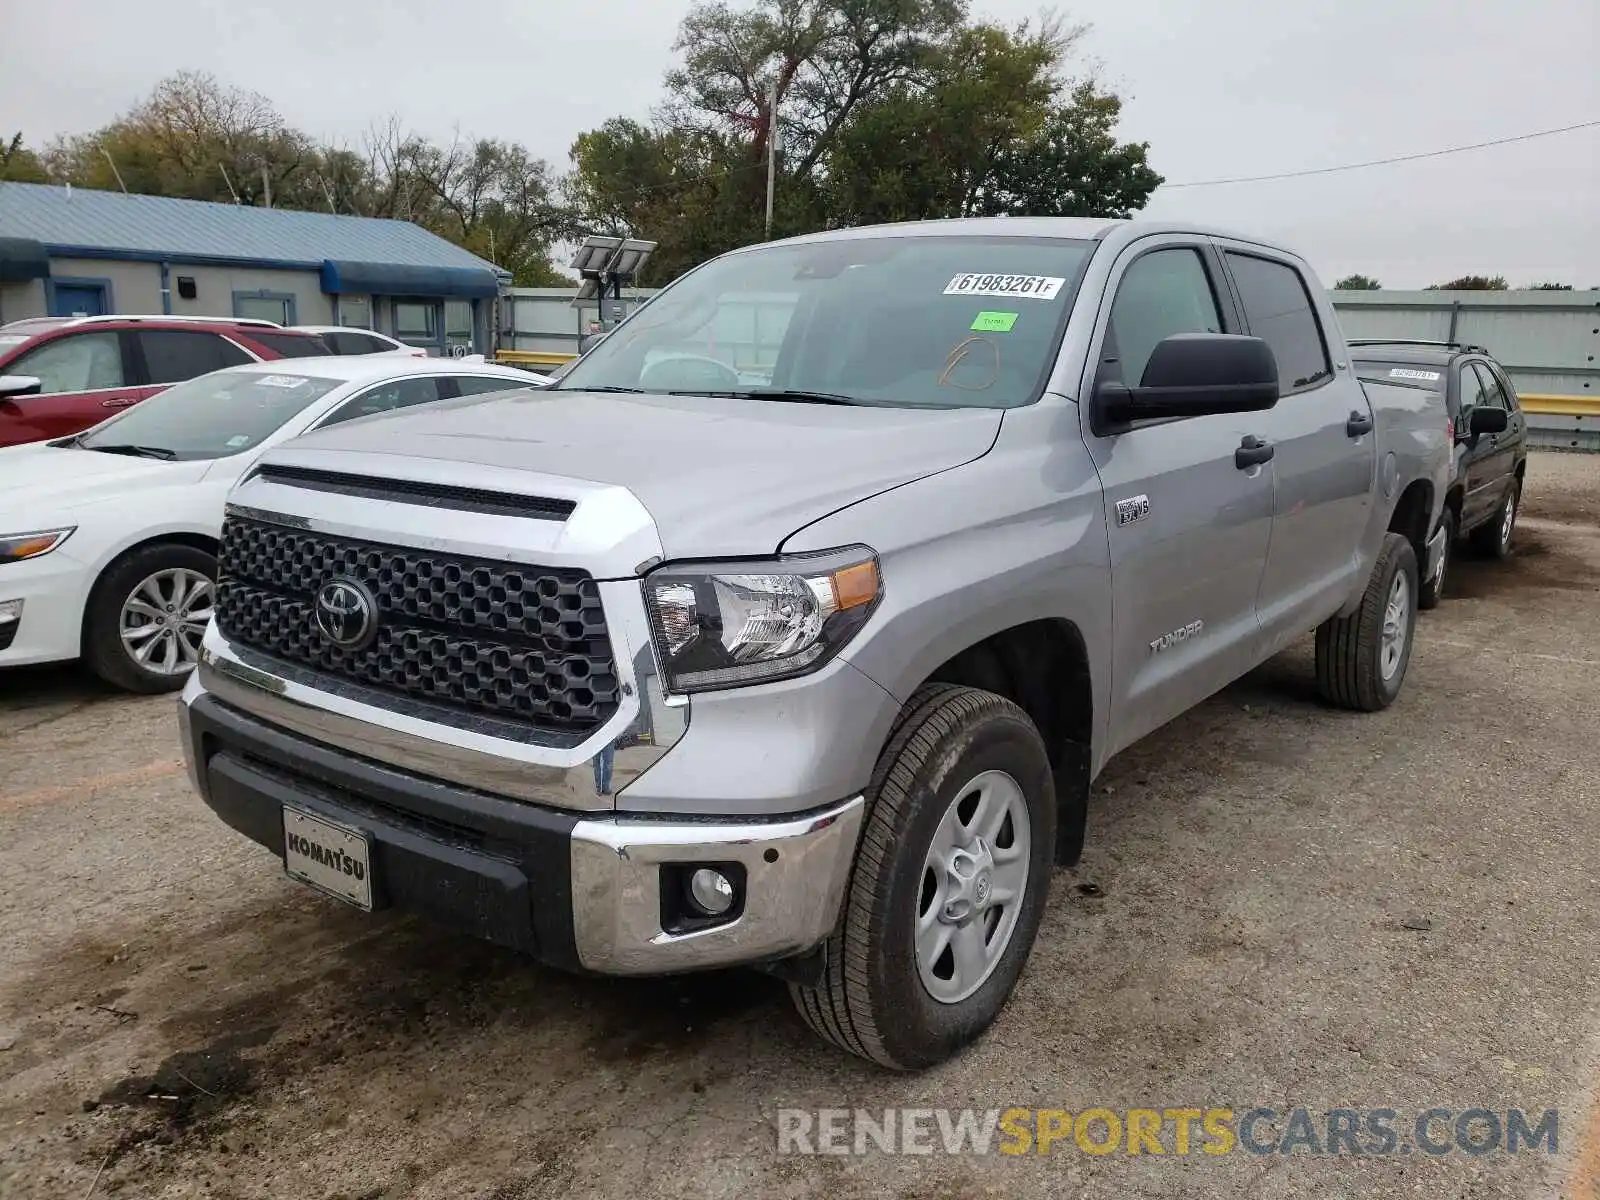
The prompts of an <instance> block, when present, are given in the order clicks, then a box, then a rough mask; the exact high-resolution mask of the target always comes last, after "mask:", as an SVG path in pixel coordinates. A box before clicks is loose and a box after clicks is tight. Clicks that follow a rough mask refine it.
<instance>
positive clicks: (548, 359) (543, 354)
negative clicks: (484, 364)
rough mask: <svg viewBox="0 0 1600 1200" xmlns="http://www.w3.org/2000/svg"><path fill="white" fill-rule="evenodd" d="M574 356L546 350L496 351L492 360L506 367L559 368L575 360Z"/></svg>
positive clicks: (575, 356)
mask: <svg viewBox="0 0 1600 1200" xmlns="http://www.w3.org/2000/svg"><path fill="white" fill-rule="evenodd" d="M577 357H578V356H577V355H576V354H557V353H555V352H553V351H547V350H496V351H495V352H494V360H495V362H497V363H504V364H505V365H506V366H508V367H559V366H561V365H562V364H563V363H569V362H571V361H572V360H573V359H575V358H577Z"/></svg>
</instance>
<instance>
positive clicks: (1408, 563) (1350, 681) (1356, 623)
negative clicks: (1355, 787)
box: [1317, 533, 1419, 712]
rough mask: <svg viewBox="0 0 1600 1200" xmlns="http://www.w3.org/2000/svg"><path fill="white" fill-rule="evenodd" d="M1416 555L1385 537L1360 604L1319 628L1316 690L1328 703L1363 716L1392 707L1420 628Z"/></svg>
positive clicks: (1394, 537)
mask: <svg viewBox="0 0 1600 1200" xmlns="http://www.w3.org/2000/svg"><path fill="white" fill-rule="evenodd" d="M1418 592H1419V588H1418V586H1417V555H1416V552H1415V551H1414V550H1412V548H1411V543H1410V542H1409V541H1407V540H1406V539H1405V538H1404V537H1402V536H1401V535H1400V534H1398V533H1391V534H1387V535H1386V536H1385V537H1384V539H1383V549H1382V550H1381V551H1380V552H1379V554H1378V561H1377V562H1376V563H1374V564H1373V567H1372V576H1371V578H1370V579H1368V581H1367V590H1366V593H1365V595H1363V596H1362V598H1361V605H1360V607H1358V608H1357V609H1356V611H1355V612H1353V613H1352V614H1350V616H1348V617H1331V618H1329V619H1328V620H1326V621H1324V622H1323V623H1322V624H1321V625H1320V626H1318V627H1317V687H1318V689H1319V690H1320V691H1321V692H1322V695H1323V696H1324V698H1326V699H1327V700H1328V701H1329V703H1332V704H1337V705H1339V706H1340V707H1341V708H1353V709H1358V710H1360V711H1361V712H1377V711H1378V710H1379V709H1382V708H1388V707H1389V705H1391V704H1393V703H1394V701H1395V697H1397V696H1398V695H1399V694H1400V685H1401V684H1402V683H1403V682H1404V681H1405V677H1406V667H1407V665H1408V664H1409V663H1410V662H1411V643H1412V640H1413V636H1414V635H1415V633H1416V628H1417V599H1418Z"/></svg>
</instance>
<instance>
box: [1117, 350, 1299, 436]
mask: <svg viewBox="0 0 1600 1200" xmlns="http://www.w3.org/2000/svg"><path fill="white" fill-rule="evenodd" d="M1277 403H1278V361H1277V359H1276V358H1275V357H1274V356H1273V353H1272V347H1271V346H1269V345H1267V343H1266V342H1264V341H1262V340H1261V339H1260V338H1257V337H1244V336H1242V335H1240V334H1234V333H1175V334H1173V335H1172V336H1171V337H1168V338H1163V339H1162V340H1161V341H1160V342H1158V343H1157V344H1156V348H1155V350H1154V351H1152V352H1151V354H1150V361H1149V362H1148V363H1146V364H1145V368H1144V376H1143V377H1142V378H1141V379H1140V380H1139V386H1138V387H1131V388H1130V387H1126V386H1124V385H1123V384H1120V383H1105V384H1102V385H1101V386H1100V387H1099V389H1098V390H1097V391H1096V393H1095V417H1096V421H1095V426H1096V432H1100V431H1101V430H1102V428H1103V429H1104V430H1105V431H1106V432H1110V431H1112V430H1115V429H1118V428H1125V427H1126V426H1128V425H1130V424H1132V423H1133V422H1134V421H1148V420H1155V419H1162V418H1172V417H1200V416H1208V415H1211V414H1214V413H1244V412H1260V411H1262V410H1263V409H1268V408H1271V407H1272V406H1273V405H1275V404H1277Z"/></svg>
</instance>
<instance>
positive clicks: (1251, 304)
mask: <svg viewBox="0 0 1600 1200" xmlns="http://www.w3.org/2000/svg"><path fill="white" fill-rule="evenodd" d="M1227 258H1228V269H1229V271H1231V272H1232V274H1233V282H1234V283H1235V285H1237V287H1238V289H1239V299H1240V301H1241V302H1242V303H1243V304H1244V315H1245V320H1246V321H1247V322H1248V323H1249V326H1250V332H1251V333H1252V334H1254V335H1255V336H1256V337H1258V338H1261V339H1262V340H1263V341H1265V342H1266V343H1267V345H1269V346H1271V347H1272V353H1273V355H1274V356H1275V357H1276V358H1277V360H1278V389H1279V391H1280V392H1281V393H1282V394H1283V395H1289V394H1290V393H1292V392H1303V391H1305V390H1307V389H1308V388H1314V387H1316V386H1318V385H1319V384H1322V383H1325V382H1327V381H1328V380H1329V379H1331V378H1333V363H1332V361H1331V360H1330V359H1329V358H1328V347H1327V343H1326V342H1324V341H1323V339H1322V326H1321V325H1320V324H1319V323H1318V321H1317V313H1316V309H1315V308H1314V307H1313V306H1312V303H1311V294H1310V292H1308V291H1307V290H1306V283H1305V280H1304V279H1303V278H1302V277H1301V275H1300V272H1299V271H1297V270H1296V269H1295V268H1294V267H1291V266H1290V265H1289V264H1288V263H1283V262H1278V261H1276V260H1274V259H1270V258H1261V257H1258V256H1257V255H1254V254H1241V253H1239V252H1238V251H1234V250H1230V251H1228V252H1227Z"/></svg>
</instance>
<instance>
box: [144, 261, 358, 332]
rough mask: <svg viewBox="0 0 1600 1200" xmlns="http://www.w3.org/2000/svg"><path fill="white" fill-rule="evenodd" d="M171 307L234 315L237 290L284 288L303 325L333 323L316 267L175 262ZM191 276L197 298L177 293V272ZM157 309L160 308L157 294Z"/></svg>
mask: <svg viewBox="0 0 1600 1200" xmlns="http://www.w3.org/2000/svg"><path fill="white" fill-rule="evenodd" d="M170 274H171V277H172V278H171V287H172V311H173V312H174V313H175V314H177V315H179V316H196V317H231V316H233V315H234V312H233V294H234V293H235V292H258V291H267V292H281V293H285V294H288V295H292V296H293V297H294V298H295V313H294V319H295V321H296V322H298V323H299V324H301V325H330V324H332V323H333V300H332V297H330V296H326V295H324V294H323V291H322V279H321V277H320V276H319V275H318V274H317V272H315V271H263V270H247V269H244V268H236V267H191V266H186V265H184V264H182V263H173V264H172V266H171V268H170ZM180 275H184V276H192V277H193V278H194V284H195V293H196V294H195V298H194V299H193V300H185V299H183V298H182V297H180V296H179V295H178V276H180ZM118 299H119V301H120V299H121V298H120V297H118ZM155 311H156V312H160V311H161V307H160V297H159V296H158V297H157V304H156V309H155Z"/></svg>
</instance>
